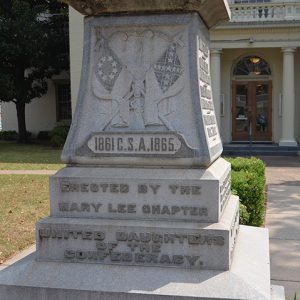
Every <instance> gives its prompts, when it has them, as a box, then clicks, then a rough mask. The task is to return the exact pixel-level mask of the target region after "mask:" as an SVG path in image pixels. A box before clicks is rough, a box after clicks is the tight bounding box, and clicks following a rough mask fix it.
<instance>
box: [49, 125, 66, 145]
mask: <svg viewBox="0 0 300 300" xmlns="http://www.w3.org/2000/svg"><path fill="white" fill-rule="evenodd" d="M69 129H70V127H69V126H57V127H55V128H54V129H52V130H51V132H50V137H51V139H50V143H51V145H52V146H53V147H62V146H63V145H64V143H65V141H66V138H67V136H68V132H69Z"/></svg>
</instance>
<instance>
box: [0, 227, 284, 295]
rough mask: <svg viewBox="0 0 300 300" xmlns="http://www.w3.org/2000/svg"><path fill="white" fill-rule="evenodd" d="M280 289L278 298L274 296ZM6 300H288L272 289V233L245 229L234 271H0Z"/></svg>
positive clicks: (27, 265)
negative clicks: (269, 234) (270, 249)
mask: <svg viewBox="0 0 300 300" xmlns="http://www.w3.org/2000/svg"><path fill="white" fill-rule="evenodd" d="M273 290H274V293H273V292H272V291H273ZM0 299H1V300H19V299H22V300H27V299H28V300H29V299H30V300H40V299H45V300H57V299H72V300H76V299H80V300H84V299H89V300H96V299H112V300H113V299H118V300H119V299H123V300H127V299H131V300H143V299H145V300H148V299H149V300H150V299H157V300H160V299H170V300H171V299H174V300H175V299H178V300H179V299H185V300H188V299H199V300H200V299H202V300H212V299H227V300H234V299H235V300H237V299H239V300H241V299H243V300H250V299H251V300H275V299H276V300H284V292H283V288H279V287H275V288H273V287H272V286H271V285H270V260H269V237H268V231H267V230H266V229H262V228H255V227H248V226H240V232H239V235H238V238H237V245H236V249H235V255H234V260H233V263H232V266H231V269H230V271H225V272H224V271H204V270H203V271H199V270H188V269H180V268H178V269H174V268H158V267H133V266H130V267H128V266H116V265H93V264H89V265H88V267H87V265H86V264H77V263H57V262H37V261H35V256H34V254H31V255H29V256H27V257H26V258H24V259H22V260H20V261H19V262H17V263H15V264H14V265H12V266H10V267H8V268H6V269H4V270H3V271H1V272H0Z"/></svg>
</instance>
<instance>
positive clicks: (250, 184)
mask: <svg viewBox="0 0 300 300" xmlns="http://www.w3.org/2000/svg"><path fill="white" fill-rule="evenodd" d="M227 160H228V161H229V162H230V163H231V167H232V173H231V189H232V192H233V193H234V194H236V195H238V196H239V198H240V203H241V205H240V223H241V224H244V225H251V226H261V225H262V224H263V222H264V215H265V182H266V179H265V164H264V162H263V161H261V160H260V159H257V158H255V157H251V158H242V157H237V158H227Z"/></svg>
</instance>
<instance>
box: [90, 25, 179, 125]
mask: <svg viewBox="0 0 300 300" xmlns="http://www.w3.org/2000/svg"><path fill="white" fill-rule="evenodd" d="M181 35H182V33H179V34H177V35H176V36H175V37H171V36H167V35H165V34H163V33H161V32H155V31H152V30H144V31H139V30H134V31H130V30H129V31H116V32H114V33H113V34H111V35H110V36H107V37H104V36H103V34H102V31H101V29H99V28H97V29H96V36H97V42H96V45H95V55H96V57H98V59H97V63H96V66H95V68H94V77H93V80H92V89H93V93H94V95H95V96H96V97H97V98H99V99H100V100H110V102H111V107H110V108H108V106H105V105H104V106H103V107H104V111H103V113H104V114H106V116H107V117H106V120H105V122H104V123H103V125H102V128H100V130H101V131H105V130H107V131H111V130H112V129H113V128H129V129H130V130H144V129H146V128H147V127H149V126H163V127H164V129H167V130H173V127H172V125H171V124H170V123H169V122H168V121H167V119H166V118H165V117H166V116H167V115H169V114H171V113H172V112H173V109H174V108H173V106H172V105H170V103H171V102H172V97H174V96H175V95H177V94H178V93H179V92H180V91H181V90H182V89H183V86H184V81H183V77H184V67H183V65H182V63H181V61H180V55H182V54H179V52H180V48H182V47H184V45H183V42H182V41H181V39H180V36H181ZM116 37H118V38H117V40H118V42H117V43H115V40H116ZM166 41H169V43H167V44H166ZM165 44H166V45H165ZM163 45H164V47H165V49H164V51H163V52H161V51H158V49H160V48H161V47H163ZM118 47H123V48H124V49H131V51H130V53H127V55H131V56H132V57H134V60H133V59H129V58H128V57H127V56H126V55H125V54H124V53H119V52H118ZM150 49H156V50H154V51H150ZM116 53H119V54H118V55H117V54H116ZM158 53H160V56H157V55H158ZM154 91H155V92H154Z"/></svg>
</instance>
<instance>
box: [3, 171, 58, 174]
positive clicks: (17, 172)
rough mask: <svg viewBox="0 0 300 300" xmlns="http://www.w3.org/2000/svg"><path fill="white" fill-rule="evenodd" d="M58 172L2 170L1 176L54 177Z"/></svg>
mask: <svg viewBox="0 0 300 300" xmlns="http://www.w3.org/2000/svg"><path fill="white" fill-rule="evenodd" d="M56 172H57V170H0V175H10V174H17V175H53V174H55V173H56Z"/></svg>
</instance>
